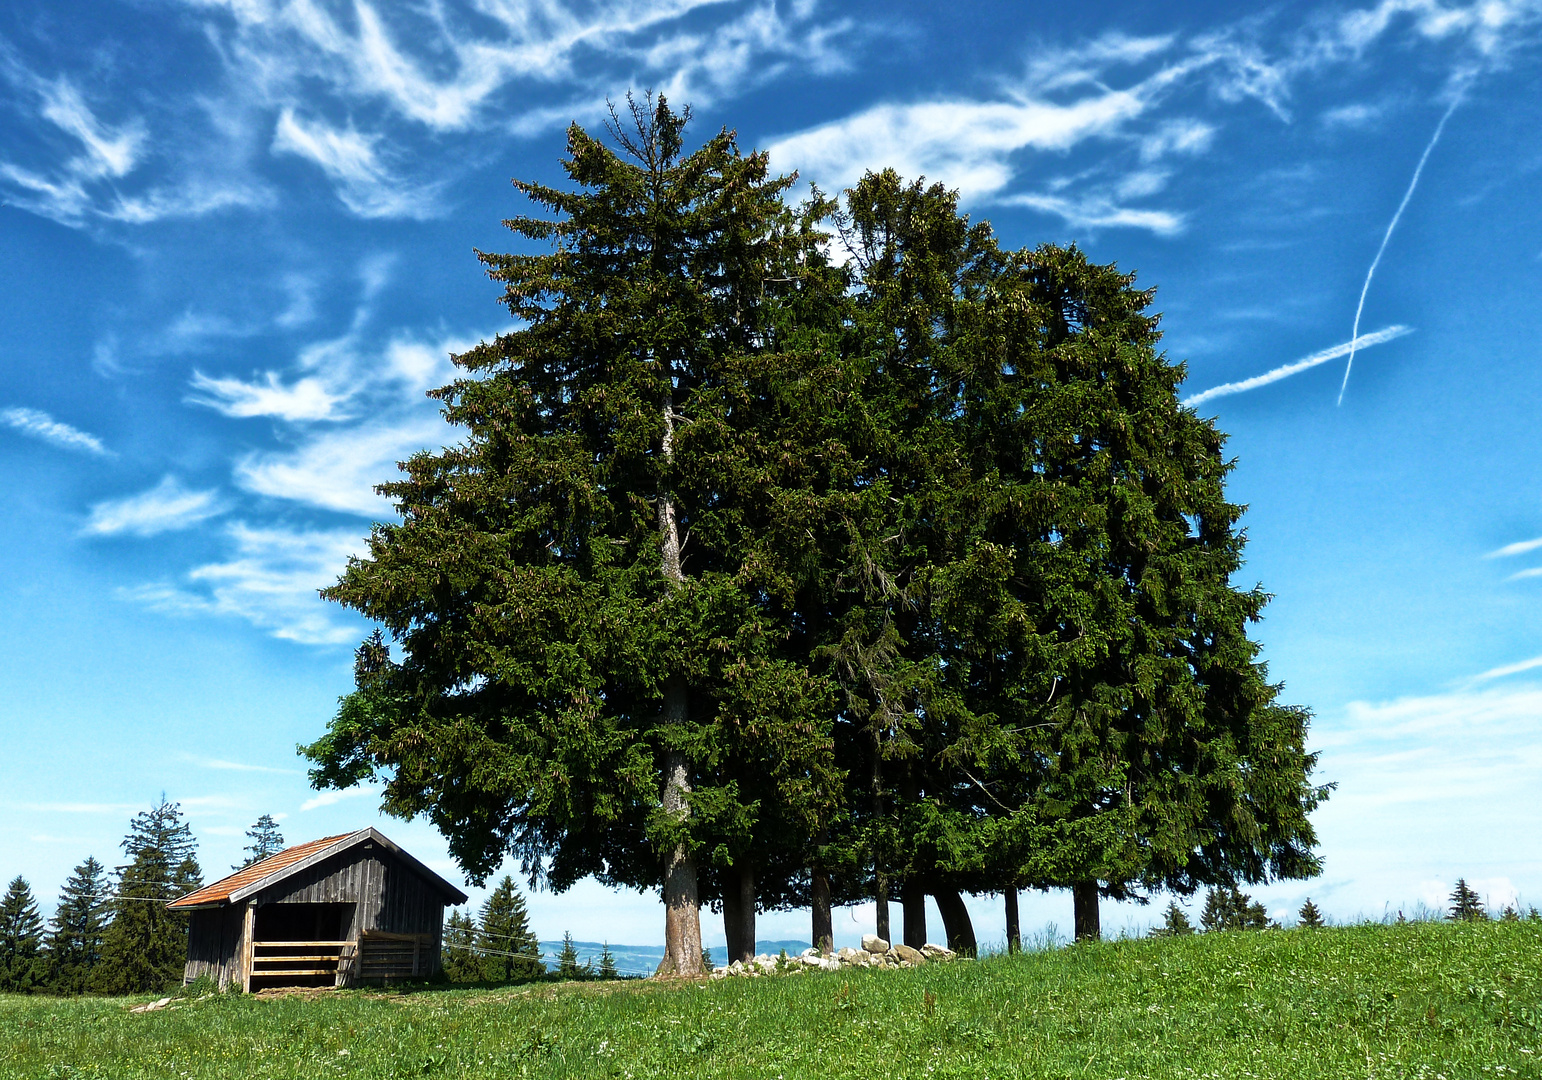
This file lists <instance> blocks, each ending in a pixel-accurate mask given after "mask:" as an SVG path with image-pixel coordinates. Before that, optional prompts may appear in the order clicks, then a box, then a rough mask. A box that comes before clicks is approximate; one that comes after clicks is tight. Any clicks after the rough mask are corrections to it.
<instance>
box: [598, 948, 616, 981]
mask: <svg viewBox="0 0 1542 1080" xmlns="http://www.w3.org/2000/svg"><path fill="white" fill-rule="evenodd" d="M620 977H621V973H620V972H619V971H617V970H616V958H615V957H614V956H613V955H611V951H610V942H608V941H607V942H605V944H604V945H603V946H601V948H600V978H602V979H619V978H620Z"/></svg>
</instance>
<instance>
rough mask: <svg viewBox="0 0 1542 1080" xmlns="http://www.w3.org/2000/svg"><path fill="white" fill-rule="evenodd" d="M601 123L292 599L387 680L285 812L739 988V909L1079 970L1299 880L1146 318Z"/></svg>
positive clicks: (931, 201) (1200, 451) (1302, 847)
mask: <svg viewBox="0 0 1542 1080" xmlns="http://www.w3.org/2000/svg"><path fill="white" fill-rule="evenodd" d="M629 104H630V106H631V108H630V110H629V111H628V112H626V113H624V114H623V113H613V115H612V121H613V122H612V124H611V125H610V129H609V133H608V134H609V138H608V140H607V139H602V138H596V137H594V136H591V135H590V134H589V133H588V132H586V131H584V130H583V129H581V128H579V127H578V126H577V125H575V126H573V127H572V128H570V129H569V132H568V156H567V158H566V159H565V160H564V162H563V166H564V168H565V169H566V172H567V176H568V179H569V181H570V189H559V188H555V187H549V186H544V185H539V184H533V183H528V182H523V181H516V182H515V186H516V188H517V189H518V190H519V191H520V192H521V193H523V194H524V195H525V196H527V197H528V198H529V199H530V200H532V201H533V202H534V204H535V205H536V207H537V208H538V210H539V214H538V215H537V216H525V217H515V218H511V219H509V220H508V221H506V222H505V224H506V225H507V226H508V227H509V228H510V229H511V230H512V231H513V232H514V234H515V235H516V236H517V237H518V238H520V240H521V242H522V243H523V244H524V245H525V247H524V248H522V249H521V251H520V252H519V253H514V254H490V253H483V252H478V258H479V259H480V260H481V261H482V263H483V265H484V266H485V267H486V269H487V272H488V275H489V277H490V278H491V279H492V280H493V281H494V282H495V283H497V284H498V285H499V286H500V287H501V288H502V298H501V299H502V302H503V304H504V305H505V307H506V308H507V309H508V310H509V312H510V314H511V315H512V316H513V317H514V319H515V321H516V323H515V328H514V329H513V330H511V331H510V332H508V333H506V334H503V335H499V336H498V337H496V338H495V339H494V340H492V341H489V342H484V343H482V344H481V345H479V346H477V347H476V348H474V349H471V350H470V351H468V352H466V353H464V354H461V355H459V356H456V357H453V358H452V359H453V360H454V362H455V364H456V365H457V366H458V367H459V369H460V370H461V375H460V377H459V378H457V379H456V380H455V381H454V382H453V383H452V384H450V385H449V386H446V387H444V388H441V389H439V390H436V391H433V395H434V396H435V397H437V398H438V399H439V400H441V401H442V402H444V405H445V409H444V415H445V418H446V420H447V421H448V422H449V424H450V425H452V427H453V429H454V430H455V431H456V433H457V435H458V438H459V441H458V442H455V443H454V444H453V445H450V446H448V447H446V448H445V449H444V450H442V451H441V452H438V453H427V452H425V453H421V454H418V455H416V456H414V457H413V458H412V459H411V460H409V461H407V462H405V463H403V465H402V476H401V477H400V478H398V479H396V480H394V481H389V482H385V483H383V484H382V485H381V487H380V490H381V491H382V492H383V493H385V494H386V495H388V496H390V497H391V498H392V499H393V500H394V501H395V504H396V506H397V509H398V511H399V513H400V515H401V520H400V522H388V523H382V524H380V525H377V526H376V527H375V529H374V530H373V532H372V534H371V537H370V541H369V553H368V555H367V556H366V557H364V558H361V559H355V560H352V561H351V562H350V564H349V567H348V569H347V571H346V572H345V573H344V575H343V576H342V578H341V579H340V580H339V582H338V583H337V584H336V585H335V586H333V587H332V588H330V589H328V590H326V591H325V593H324V595H326V596H328V597H329V598H331V599H333V600H336V601H338V602H340V603H343V604H346V605H348V606H350V607H352V608H355V609H356V610H358V611H359V612H361V613H363V614H364V615H365V616H367V617H369V618H371V619H373V620H375V621H376V622H378V623H379V624H380V625H381V626H382V627H383V628H384V630H385V632H386V633H389V635H390V640H389V641H388V640H387V639H386V637H385V635H384V634H382V633H381V632H379V631H377V632H376V633H375V634H374V635H373V636H372V637H371V638H370V639H369V640H367V641H366V642H365V643H364V644H363V645H361V646H360V649H359V651H358V653H357V656H356V663H355V689H354V691H353V692H352V693H350V694H349V695H347V696H346V697H344V699H343V700H342V702H341V704H340V706H339V709H338V712H337V715H336V716H335V718H334V719H333V721H332V722H331V724H330V725H329V728H328V730H327V732H326V733H325V734H324V735H323V736H322V737H321V738H320V739H319V740H317V741H316V742H315V743H313V744H312V745H310V746H309V747H306V748H304V749H305V752H306V753H307V754H308V755H309V756H310V758H311V759H312V761H313V762H314V764H315V768H314V769H313V771H312V780H313V782H314V783H316V784H317V785H320V786H338V787H345V786H349V785H352V784H356V783H360V782H362V781H364V780H366V779H369V778H380V779H382V780H383V781H384V782H385V796H384V800H385V806H386V808H387V809H388V810H389V811H390V812H392V813H396V814H400V815H403V816H412V815H417V814H423V815H426V816H428V817H429V818H430V819H431V820H432V821H433V822H434V823H435V824H436V825H437V826H438V827H439V828H440V830H441V831H442V832H443V833H444V834H445V835H446V837H447V838H448V839H449V842H450V847H451V850H452V852H453V853H454V855H455V856H456V858H457V859H458V860H459V862H460V864H461V865H462V867H463V868H464V869H465V870H466V872H467V873H468V874H469V875H470V876H471V877H472V878H473V879H475V880H478V881H480V880H483V879H485V877H486V876H487V875H488V874H489V873H491V872H492V871H493V870H494V869H496V868H497V867H498V865H499V864H500V863H501V862H502V860H503V859H504V858H505V857H506V856H508V855H510V854H512V855H514V856H515V857H517V858H518V859H519V860H520V862H521V865H522V867H523V869H524V871H525V872H526V873H527V874H528V875H530V878H531V880H532V882H539V881H541V880H543V879H544V881H545V883H546V884H548V885H550V886H551V887H554V888H557V889H563V888H566V887H568V886H569V885H571V884H573V883H574V882H576V881H578V880H579V879H581V878H584V877H588V876H593V877H596V878H598V879H599V880H600V881H602V882H604V883H607V884H611V885H621V886H627V887H632V888H637V889H659V890H660V891H661V892H662V894H663V898H664V901H665V906H666V950H667V955H666V959H665V961H664V964H663V965H662V967H661V970H664V971H669V972H679V973H688V972H691V971H695V970H697V969H698V968H699V964H700V959H699V957H700V952H701V950H700V928H699V924H698V922H697V918H698V916H697V911H698V909H699V906H700V904H702V903H709V904H714V905H715V906H720V907H721V909H722V911H723V915H724V920H725V931H726V934H727V937H728V939H729V951H730V955H731V956H743V955H745V952H746V950H749V951H750V952H752V951H753V948H754V940H755V933H754V915H755V912H756V910H757V909H760V910H764V909H767V908H774V907H786V906H798V905H812V906H813V908H814V912H815V914H814V919H815V925H814V935H815V938H816V940H823V939H825V938H827V937H828V934H829V915H828V913H829V907H830V904H831V903H833V902H844V901H850V900H854V899H856V898H858V897H860V896H863V895H867V896H875V897H876V898H877V899H878V901H879V917H880V927H879V929H880V933H881V934H883V935H884V936H889V933H888V899H889V897H890V896H891V895H892V894H893V892H895V891H897V893H898V895H899V899H900V901H901V904H902V906H903V910H904V913H905V937H906V940H907V941H910V942H911V943H912V944H919V943H921V941H924V939H925V929H924V917H925V897H926V895H928V894H930V895H932V896H933V897H935V898H936V900H937V903H938V906H939V909H940V910H941V912H942V914H943V918H944V922H945V924H946V931H947V935H948V939H949V943H950V945H953V946H954V947H961V948H966V949H967V948H972V946H973V942H974V938H973V931H972V928H971V927H970V926H969V920H968V914H967V911H966V910H965V908H964V905H963V902H962V899H961V893H978V892H988V891H998V890H999V891H1011V893H1012V895H1013V896H1014V897H1015V891H1016V890H1017V889H1019V888H1025V887H1026V888H1054V887H1066V888H1070V889H1072V890H1073V894H1074V896H1075V909H1076V929H1077V936H1079V937H1082V936H1094V935H1096V934H1097V932H1098V920H1097V902H1098V899H1099V897H1115V898H1126V897H1134V898H1139V899H1144V898H1145V897H1146V896H1148V895H1149V894H1150V893H1151V892H1153V891H1156V890H1162V889H1167V890H1172V891H1175V892H1178V893H1183V894H1188V893H1192V892H1193V891H1195V890H1196V889H1198V888H1201V887H1207V886H1208V887H1215V888H1225V889H1233V888H1234V886H1235V884H1236V883H1237V882H1238V881H1244V882H1258V881H1263V880H1267V879H1269V878H1271V877H1304V876H1310V875H1311V874H1314V873H1316V871H1317V866H1318V864H1317V860H1316V857H1315V855H1314V854H1313V851H1312V849H1313V846H1314V844H1315V835H1314V833H1313V830H1312V827H1311V824H1310V821H1309V820H1308V814H1309V813H1310V811H1311V810H1312V809H1313V808H1314V807H1315V806H1316V805H1317V803H1318V802H1319V801H1320V800H1321V799H1322V798H1324V797H1325V796H1326V794H1327V788H1326V787H1322V786H1314V785H1312V784H1311V782H1310V774H1311V772H1312V770H1313V769H1314V767H1315V762H1316V759H1315V756H1314V755H1312V754H1309V753H1308V752H1307V751H1306V749H1305V733H1306V728H1307V723H1308V719H1309V717H1308V714H1307V712H1306V711H1305V710H1304V709H1301V708H1297V707H1294V706H1288V705H1284V704H1282V703H1280V701H1279V692H1280V688H1279V687H1278V686H1277V685H1275V684H1272V683H1270V682H1269V680H1268V677H1267V672H1266V671H1265V669H1264V668H1263V666H1262V665H1261V664H1260V663H1258V661H1257V654H1258V647H1257V645H1256V644H1255V643H1254V642H1253V641H1251V640H1250V639H1249V638H1248V636H1247V635H1248V628H1249V627H1250V626H1251V625H1252V624H1253V623H1255V622H1256V621H1257V619H1258V618H1259V616H1260V613H1261V610H1262V608H1263V606H1264V604H1265V602H1266V600H1267V596H1266V594H1264V593H1263V592H1262V590H1261V589H1260V588H1258V587H1252V588H1242V587H1238V586H1237V585H1235V584H1234V583H1233V577H1234V576H1235V575H1236V574H1237V572H1238V571H1239V570H1240V568H1241V566H1242V549H1243V542H1244V535H1243V533H1242V530H1241V528H1240V525H1239V521H1240V518H1241V515H1242V510H1243V508H1242V507H1240V506H1238V505H1236V504H1234V503H1231V502H1229V501H1228V500H1227V499H1226V495H1225V481H1226V477H1227V474H1228V473H1229V471H1230V469H1231V467H1232V463H1231V462H1229V461H1228V460H1227V459H1226V458H1225V457H1224V456H1223V448H1224V441H1225V440H1224V436H1223V435H1222V434H1221V433H1220V432H1219V431H1217V430H1216V428H1215V426H1214V424H1213V423H1211V422H1210V421H1208V420H1205V419H1202V418H1200V417H1199V416H1197V415H1196V414H1195V413H1194V411H1193V410H1192V409H1189V408H1186V407H1184V406H1182V405H1181V404H1180V403H1179V401H1178V396H1177V387H1178V386H1179V384H1180V383H1181V382H1182V380H1183V377H1184V369H1183V366H1182V365H1181V364H1175V363H1172V362H1170V361H1169V360H1168V359H1167V358H1166V357H1165V356H1164V355H1162V354H1161V353H1160V352H1158V349H1157V347H1158V344H1159V341H1160V332H1159V330H1158V317H1157V316H1156V315H1155V314H1154V313H1152V312H1151V311H1150V306H1151V303H1152V300H1153V292H1152V291H1151V290H1150V289H1142V288H1137V287H1136V284H1135V278H1134V275H1132V274H1129V273H1125V272H1121V271H1120V270H1118V269H1117V268H1116V267H1114V266H1111V265H1108V266H1105V265H1098V264H1096V263H1093V262H1091V261H1090V260H1089V259H1088V258H1087V257H1086V255H1085V254H1084V253H1083V252H1081V251H1080V250H1078V249H1076V248H1075V247H1057V246H1053V245H1045V246H1041V247H1038V248H1032V249H1021V250H1009V249H1006V248H1003V247H1002V246H1001V245H1000V243H999V242H998V240H997V238H996V237H995V235H994V233H993V232H992V230H991V229H990V227H989V226H988V225H986V224H984V223H975V222H971V221H970V220H969V219H968V217H967V216H966V215H964V214H962V213H961V212H960V211H959V208H958V203H957V197H956V195H955V194H954V193H952V192H949V191H947V190H946V189H945V188H943V187H941V186H940V185H930V186H928V185H926V184H924V183H922V182H920V181H916V182H906V181H904V180H902V179H901V178H900V177H899V176H897V175H896V174H895V173H893V172H888V171H886V172H880V173H874V174H869V175H868V176H866V177H864V178H863V179H862V180H861V181H860V182H859V183H858V184H857V185H856V186H855V187H854V188H853V189H852V190H851V191H849V192H846V193H845V195H844V198H843V199H842V200H841V201H840V202H839V203H837V202H836V201H835V200H830V199H827V198H825V197H824V196H823V195H821V194H820V193H819V192H817V191H815V192H814V193H813V195H812V196H811V197H810V198H809V199H808V200H806V201H805V202H803V203H801V204H798V205H793V204H791V203H790V202H789V200H788V192H789V190H790V188H791V186H792V184H793V178H792V177H787V176H775V175H772V174H771V172H770V170H769V166H768V162H767V159H766V157H765V155H764V154H759V153H744V152H742V151H741V150H740V149H739V147H738V145H737V142H736V140H735V137H734V135H733V134H732V133H731V132H728V131H723V132H720V133H718V134H717V135H716V136H714V137H712V138H711V139H709V140H708V141H707V142H706V143H705V144H704V145H703V146H702V147H700V148H699V149H697V150H695V151H692V152H690V153H686V152H685V150H684V141H683V131H684V128H685V125H686V122H687V120H688V117H689V113H688V111H687V112H676V111H674V110H672V109H671V108H670V106H669V105H668V103H667V102H665V101H664V99H663V98H662V97H659V98H656V99H655V98H652V97H649V98H648V99H647V100H645V101H641V102H633V101H631V100H630V99H629ZM539 245H546V246H549V248H550V250H548V251H541V252H535V253H531V252H530V251H529V250H528V249H529V248H531V247H532V246H539ZM833 252H840V253H842V257H841V259H840V260H839V261H836V260H834V259H833V257H832V254H831V253H833ZM847 256H849V258H847ZM383 479H384V478H383ZM393 647H394V648H395V649H396V650H398V651H397V653H396V654H395V655H393ZM1227 895H1230V894H1227ZM821 918H822V919H823V921H821Z"/></svg>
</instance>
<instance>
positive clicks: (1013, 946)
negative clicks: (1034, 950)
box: [1007, 885, 1023, 953]
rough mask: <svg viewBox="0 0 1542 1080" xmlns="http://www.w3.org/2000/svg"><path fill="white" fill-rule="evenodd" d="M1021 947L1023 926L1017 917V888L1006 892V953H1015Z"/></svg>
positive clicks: (1014, 886)
mask: <svg viewBox="0 0 1542 1080" xmlns="http://www.w3.org/2000/svg"><path fill="white" fill-rule="evenodd" d="M1022 947H1023V926H1022V922H1021V921H1020V920H1019V919H1018V915H1017V886H1016V885H1013V886H1012V887H1011V888H1010V889H1008V890H1007V952H1009V953H1015V952H1017V951H1018V950H1020V949H1021V948H1022Z"/></svg>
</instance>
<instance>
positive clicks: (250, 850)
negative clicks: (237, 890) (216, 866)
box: [231, 814, 284, 870]
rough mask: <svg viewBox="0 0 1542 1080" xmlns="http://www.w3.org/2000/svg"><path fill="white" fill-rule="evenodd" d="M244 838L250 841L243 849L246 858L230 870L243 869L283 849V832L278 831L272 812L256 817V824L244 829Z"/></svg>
mask: <svg viewBox="0 0 1542 1080" xmlns="http://www.w3.org/2000/svg"><path fill="white" fill-rule="evenodd" d="M246 838H247V839H248V840H250V841H251V843H250V844H248V845H247V846H246V849H245V854H246V858H245V859H244V860H242V861H241V862H240V863H239V864H237V865H235V866H232V867H231V869H232V870H244V869H246V867H248V866H251V865H252V864H253V863H260V862H262V860H263V859H266V858H267V857H268V856H270V855H277V854H278V853H279V852H280V851H283V850H284V834H283V833H282V832H280V831H279V827H278V822H276V821H274V820H273V815H272V814H263V815H262V817H260V818H258V819H257V822H256V824H254V825H253V826H252V827H251V828H250V829H247V830H246Z"/></svg>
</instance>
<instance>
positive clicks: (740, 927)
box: [723, 858, 755, 964]
mask: <svg viewBox="0 0 1542 1080" xmlns="http://www.w3.org/2000/svg"><path fill="white" fill-rule="evenodd" d="M723 936H724V937H726V938H727V939H728V962H729V963H730V964H731V963H733V962H734V961H735V960H744V961H746V962H748V961H750V960H753V959H755V868H754V867H753V866H751V865H750V864H749V861H748V860H747V859H743V858H741V859H740V860H739V862H738V863H736V864H735V865H734V867H733V868H732V869H731V870H729V871H728V873H727V874H726V875H724V882H723Z"/></svg>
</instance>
